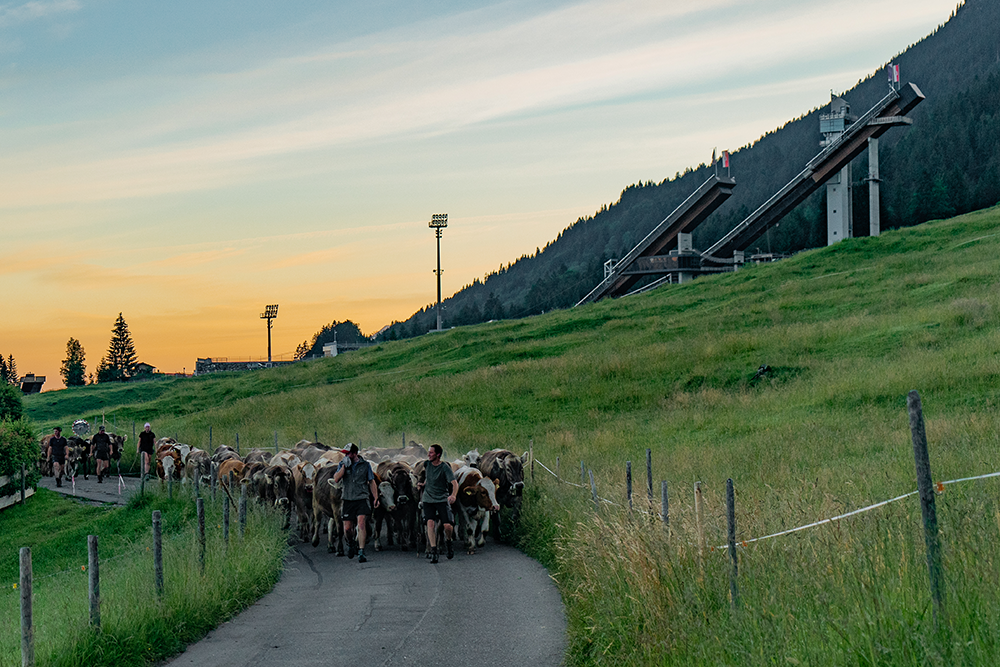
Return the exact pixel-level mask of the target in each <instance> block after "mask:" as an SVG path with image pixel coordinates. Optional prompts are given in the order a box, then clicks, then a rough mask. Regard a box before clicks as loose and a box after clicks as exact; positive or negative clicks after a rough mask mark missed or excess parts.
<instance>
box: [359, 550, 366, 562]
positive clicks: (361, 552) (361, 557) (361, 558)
mask: <svg viewBox="0 0 1000 667" xmlns="http://www.w3.org/2000/svg"><path fill="white" fill-rule="evenodd" d="M358 562H359V563H367V562H368V559H367V558H365V550H364V549H359V550H358Z"/></svg>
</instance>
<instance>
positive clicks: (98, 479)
mask: <svg viewBox="0 0 1000 667" xmlns="http://www.w3.org/2000/svg"><path fill="white" fill-rule="evenodd" d="M103 481H104V480H103V479H101V476H100V475H98V476H97V483H98V484H100V483H102V482H103Z"/></svg>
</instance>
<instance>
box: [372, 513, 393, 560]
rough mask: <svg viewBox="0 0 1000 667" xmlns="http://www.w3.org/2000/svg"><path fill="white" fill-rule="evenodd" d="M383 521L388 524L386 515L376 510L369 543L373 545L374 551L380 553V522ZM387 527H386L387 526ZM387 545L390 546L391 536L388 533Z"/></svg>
mask: <svg viewBox="0 0 1000 667" xmlns="http://www.w3.org/2000/svg"><path fill="white" fill-rule="evenodd" d="M383 520H385V522H386V523H388V518H387V517H386V515H385V514H384V513H383V512H381V511H379V510H376V514H375V530H374V531H373V533H372V536H371V538H372V539H371V541H372V542H374V543H375V551H382V522H383ZM387 527H388V526H387ZM389 540H390V541H389V544H392V534H391V533H390V537H389Z"/></svg>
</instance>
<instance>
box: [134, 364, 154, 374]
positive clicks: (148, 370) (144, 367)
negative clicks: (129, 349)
mask: <svg viewBox="0 0 1000 667" xmlns="http://www.w3.org/2000/svg"><path fill="white" fill-rule="evenodd" d="M155 372H156V366H150V365H149V364H147V363H143V362H141V361H140V362H139V363H137V364H136V365H135V374H136V375H152V374H153V373H155Z"/></svg>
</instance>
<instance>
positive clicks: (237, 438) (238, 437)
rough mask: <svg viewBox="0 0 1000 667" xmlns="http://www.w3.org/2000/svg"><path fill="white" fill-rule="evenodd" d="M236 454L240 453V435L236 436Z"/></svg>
mask: <svg viewBox="0 0 1000 667" xmlns="http://www.w3.org/2000/svg"><path fill="white" fill-rule="evenodd" d="M236 453H237V454H239V453H240V434H239V433H237V434H236Z"/></svg>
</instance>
